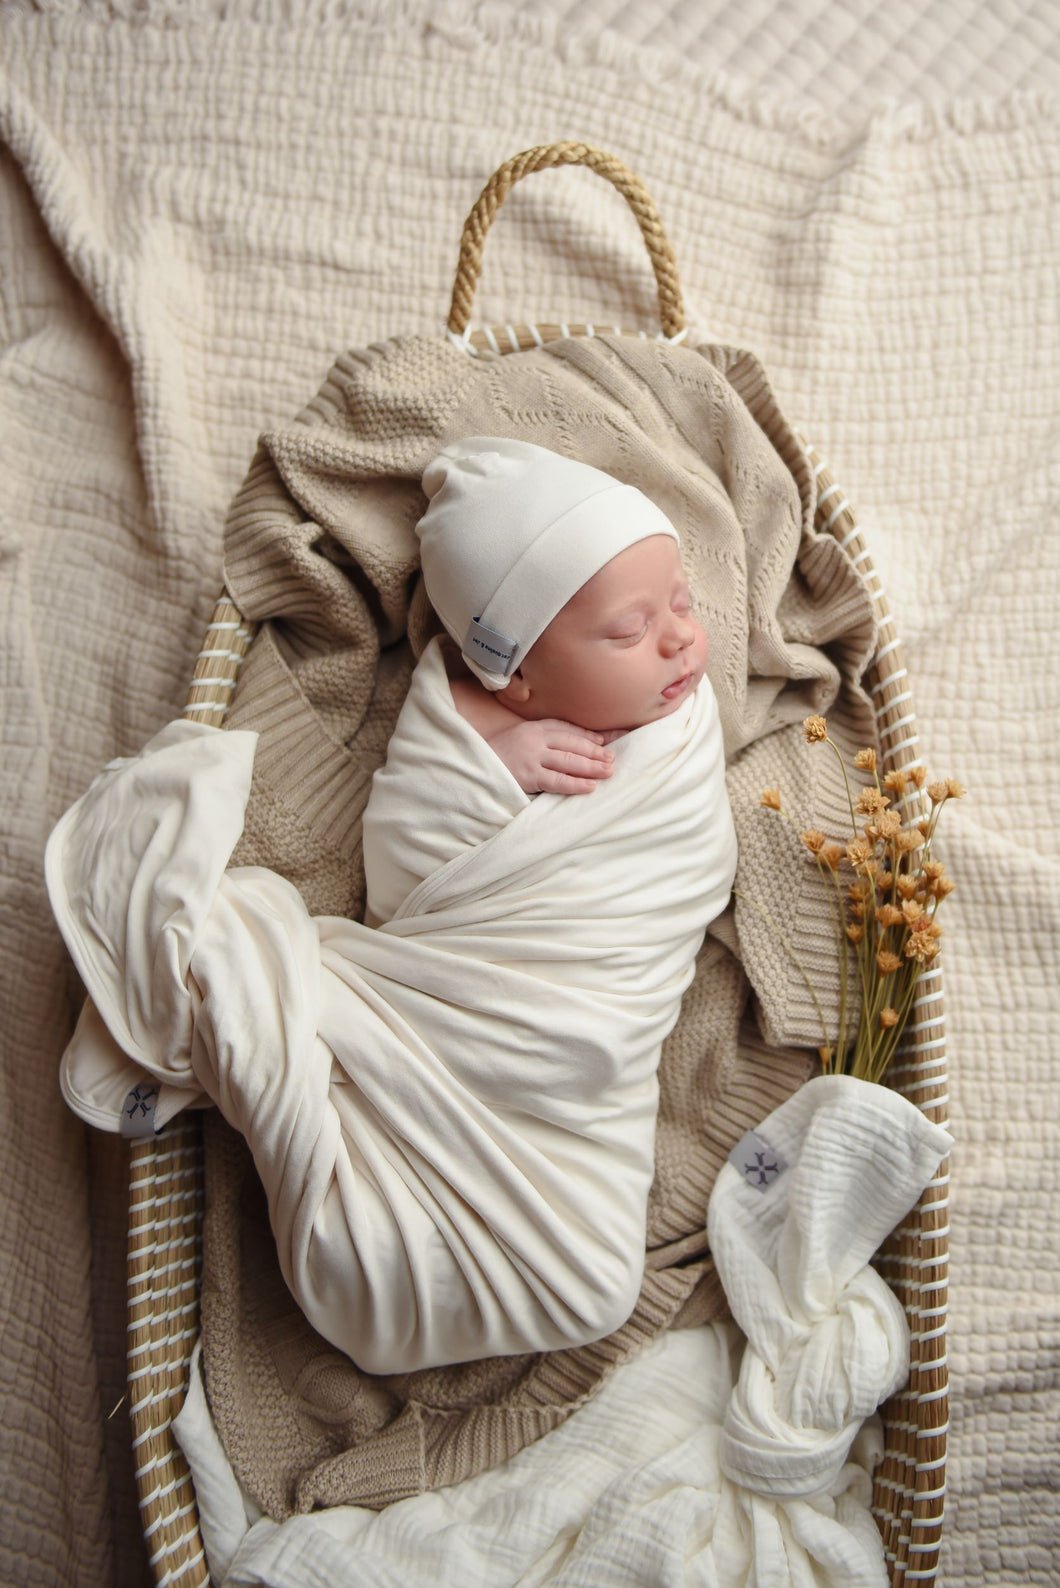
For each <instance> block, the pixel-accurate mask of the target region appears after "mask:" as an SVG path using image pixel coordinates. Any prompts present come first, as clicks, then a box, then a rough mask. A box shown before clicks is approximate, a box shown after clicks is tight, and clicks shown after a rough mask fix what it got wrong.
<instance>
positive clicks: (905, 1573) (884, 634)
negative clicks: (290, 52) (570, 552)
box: [129, 143, 949, 1588]
mask: <svg viewBox="0 0 1060 1588" xmlns="http://www.w3.org/2000/svg"><path fill="white" fill-rule="evenodd" d="M562 165H586V166H589V167H590V169H592V170H594V171H596V172H597V173H598V174H599V175H601V176H603V177H605V178H606V179H607V180H608V181H610V182H611V183H612V184H613V185H614V186H615V187H616V189H617V190H618V191H619V192H620V193H621V194H622V196H623V197H624V198H625V199H626V201H627V203H628V204H629V205H630V208H631V209H632V211H633V213H634V215H635V216H636V218H637V221H638V224H639V225H640V228H641V233H642V235H643V237H644V241H645V246H646V247H647V249H648V254H649V258H650V259H651V262H652V267H653V269H654V271H655V276H656V281H657V284H658V288H659V308H660V321H661V325H662V334H663V335H664V336H665V337H666V338H667V339H668V340H671V341H673V340H678V339H680V337H681V336H682V335H683V333H684V328H685V321H684V310H683V306H682V302H681V295H680V287H679V285H678V282H677V275H676V266H675V265H674V256H673V251H672V249H671V248H670V245H669V242H668V241H667V239H666V236H665V233H664V231H663V229H662V225H661V222H660V220H659V217H658V213H657V211H656V209H655V206H654V204H653V203H652V201H651V199H650V197H649V196H648V195H647V193H646V192H645V190H644V189H643V187H642V186H641V184H640V182H639V180H638V179H637V178H636V177H635V176H634V174H633V173H632V172H631V171H629V170H628V168H627V167H625V166H624V165H622V163H621V162H620V161H618V160H616V159H615V158H614V157H613V156H610V155H607V154H605V153H604V152H603V151H601V150H595V149H592V148H590V147H589V146H587V145H584V144H574V143H563V144H551V145H547V146H543V147H541V148H537V149H531V150H527V151H525V153H524V154H522V155H518V156H516V157H515V158H514V159H513V160H510V161H508V162H507V164H506V165H504V166H502V167H501V168H500V169H499V170H498V171H497V172H496V173H495V174H494V176H493V177H492V178H491V179H490V182H489V183H487V185H486V187H485V188H484V189H483V192H482V194H481V195H480V196H479V199H478V201H477V203H476V205H475V206H474V208H473V209H472V211H471V213H470V214H469V216H468V218H467V222H466V223H465V226H464V232H463V236H462V239H461V250H460V259H459V263H458V267H457V272H456V281H455V285H454V289H453V300H452V306H451V309H450V315H449V322H448V333H449V336H450V337H451V339H453V340H454V341H456V342H457V343H458V344H459V345H461V346H462V347H463V348H465V350H466V351H467V352H468V353H469V354H470V355H472V356H473V355H475V354H476V353H477V352H478V351H479V350H482V349H486V348H488V349H490V350H491V351H493V352H498V353H501V352H503V353H506V352H518V351H520V350H522V349H525V348H530V347H534V346H541V345H542V344H543V343H545V342H549V341H553V340H556V339H557V338H559V337H567V336H592V335H593V334H594V332H595V330H596V329H597V328H596V327H594V326H592V325H566V324H555V325H538V326H533V325H529V326H527V325H521V326H511V325H508V326H503V327H494V328H493V329H486V330H478V331H474V332H472V330H471V328H470V310H471V303H472V299H473V296H474V291H475V286H476V284H477V281H478V276H479V273H480V271H481V266H482V244H483V241H484V237H485V233H486V231H487V230H488V227H489V225H490V224H491V222H492V220H493V218H494V216H495V215H496V212H497V210H498V209H499V208H500V205H501V204H502V203H503V202H504V199H505V197H506V196H507V194H508V193H509V192H510V190H511V187H512V185H513V184H514V183H515V182H516V181H518V180H520V179H521V178H522V177H523V176H526V175H529V174H531V173H533V172H535V171H542V170H549V169H553V168H555V167H557V166H562ZM608 329H611V328H610V327H608ZM636 334H638V335H641V336H643V335H645V333H644V332H639V333H636ZM804 445H806V444H805V443H804ZM806 452H807V456H808V458H809V460H810V463H811V466H812V468H813V471H814V475H815V477H816V480H817V510H816V524H817V528H818V529H819V530H820V531H822V532H827V533H830V534H832V535H834V536H835V537H836V539H837V540H838V541H839V543H840V545H841V546H842V547H843V549H844V550H845V551H846V553H847V555H848V556H849V557H850V559H851V561H852V562H853V563H854V565H855V567H857V568H858V569H859V570H860V572H861V574H862V576H863V577H864V578H865V580H866V581H867V583H868V586H869V589H870V592H871V593H872V597H873V601H874V605H875V610H876V618H877V622H878V625H879V640H878V645H877V650H876V655H875V657H874V659H873V662H872V665H871V667H870V669H869V674H868V677H867V679H866V684H867V687H868V688H869V690H870V693H871V696H872V699H873V702H874V706H875V712H876V722H877V728H878V737H879V744H880V751H881V758H882V761H883V766H884V770H885V771H891V770H899V769H903V768H908V767H911V766H914V765H917V764H919V760H920V757H919V745H918V740H917V733H916V718H915V712H914V708H913V697H912V689H911V685H910V680H909V675H908V672H907V671H906V668H905V665H904V663H903V660H902V652H901V646H900V643H899V638H898V633H897V629H896V626H895V623H894V619H893V617H892V614H891V612H890V608H889V606H888V603H887V599H886V595H885V593H884V591H883V588H882V585H881V583H880V580H879V576H878V574H877V573H876V570H875V568H874V567H873V564H872V559H871V556H870V554H869V550H868V547H867V546H866V545H865V542H864V540H863V538H862V535H861V531H860V530H859V528H858V524H857V521H856V518H855V515H854V513H853V510H852V508H851V506H850V504H849V502H848V501H847V500H846V497H845V496H844V495H843V492H842V490H841V489H840V488H839V486H838V485H837V484H836V483H835V481H834V480H833V479H832V477H831V474H830V473H829V471H828V469H827V468H826V466H825V465H824V464H823V463H822V461H821V460H820V458H819V457H818V456H817V454H816V453H815V452H814V451H813V449H812V447H810V446H808V445H807V446H806ZM252 638H253V625H251V624H248V623H247V622H246V621H245V620H244V619H243V617H242V615H241V614H240V612H239V610H238V608H237V607H236V606H235V604H234V603H233V602H232V601H231V600H230V598H229V597H228V596H227V595H226V594H223V595H222V597H221V599H220V600H219V602H218V604H217V607H216V609H215V611H214V614H213V618H212V620H211V622H210V624H209V626H208V628H207V631H206V639H205V642H204V646H203V650H202V652H201V653H200V656H199V659H198V661H197V663H196V666H195V671H194V676H193V679H192V683H191V686H190V689H189V693H188V703H187V705H186V707H185V713H184V714H185V715H186V716H187V717H189V718H190V719H192V720H195V721H200V722H208V723H211V724H213V725H215V726H220V724H221V723H222V722H223V720H224V716H225V714H226V712H227V709H228V704H229V701H230V699H231V696H232V692H233V689H234V686H235V681H236V678H237V676H238V671H239V665H240V663H241V661H242V659H243V656H244V655H245V654H246V651H247V649H248V647H249V645H250V643H251V640H252ZM922 798H923V796H922V795H921V794H920V793H919V792H918V791H917V790H916V789H915V788H910V789H909V791H908V793H907V794H906V795H905V796H904V798H903V801H902V802H901V803H902V806H903V814H904V815H905V816H906V818H907V819H909V818H911V819H914V820H915V819H916V817H917V816H918V815H920V814H921V813H922V812H921V810H920V808H919V802H920V801H921V800H922ZM923 813H924V814H926V808H925V810H924V812H923ZM913 1008H914V1014H913V1018H912V1019H911V1020H910V1023H909V1025H908V1026H907V1027H906V1032H905V1035H904V1038H903V1043H902V1046H901V1048H900V1050H899V1053H898V1056H897V1059H896V1061H895V1064H894V1066H893V1067H892V1071H891V1076H890V1081H891V1084H892V1085H893V1086H894V1087H895V1089H896V1090H897V1091H899V1092H901V1093H902V1094H903V1095H904V1096H906V1097H908V1098H909V1099H910V1100H911V1101H912V1102H914V1103H916V1104H917V1105H918V1106H919V1107H920V1108H921V1109H923V1111H924V1112H925V1113H926V1114H927V1115H928V1117H929V1118H930V1119H931V1120H933V1121H934V1122H935V1123H937V1124H940V1125H943V1126H946V1125H947V1124H948V1117H947V1116H948V1110H947V1095H946V1084H947V1083H946V1047H945V1034H944V1012H943V1002H942V971H941V968H940V966H939V962H938V961H937V960H936V961H935V962H934V963H933V964H932V965H931V966H929V967H928V968H927V969H926V970H925V972H924V974H923V975H922V976H921V978H920V981H919V983H918V996H917V998H916V1001H915V1003H914V1006H913ZM202 1178H203V1150H202V1139H201V1131H200V1128H199V1123H198V1119H197V1117H196V1116H194V1115H190V1116H184V1117H183V1118H180V1119H178V1120H177V1121H175V1122H174V1123H173V1124H171V1125H170V1126H168V1127H167V1128H166V1129H165V1130H164V1131H163V1132H162V1133H161V1134H160V1135H159V1136H158V1137H156V1138H154V1139H153V1140H151V1139H149V1140H147V1141H143V1142H139V1143H137V1144H136V1146H135V1147H134V1148H133V1151H132V1159H131V1181H130V1219H129V1297H130V1305H129V1391H130V1394H129V1399H130V1407H131V1418H132V1426H133V1441H134V1448H135V1451H136V1454H137V1474H136V1478H137V1487H138V1491H139V1497H140V1509H141V1515H142V1518H143V1523H144V1534H145V1537H146V1539H147V1542H148V1548H149V1553H150V1557H151V1564H152V1567H153V1569H154V1572H155V1578H156V1581H157V1583H158V1584H159V1585H160V1588H170V1585H179V1588H208V1585H209V1581H210V1578H209V1573H208V1570H207V1566H206V1560H205V1554H204V1551H203V1545H202V1538H201V1535H200V1532H199V1523H198V1513H197V1510H196V1505H195V1497H194V1491H193V1488H192V1484H191V1478H190V1475H189V1473H188V1469H187V1465H186V1463H185V1461H184V1458H183V1455H182V1454H181V1451H180V1449H179V1447H178V1446H177V1444H176V1442H175V1440H174V1438H173V1432H172V1426H171V1424H172V1419H173V1417H174V1416H175V1415H176V1413H177V1412H178V1411H179V1409H180V1407H181V1405H182V1404H183V1401H184V1397H185V1394H186V1392H187V1385H188V1369H189V1362H190V1358H191V1353H192V1349H193V1346H194V1341H195V1338H196V1336H197V1333H198V1295H199V1288H200V1283H201V1266H202V1235H201V1232H202V1213H203V1193H202ZM948 1187H949V1166H948V1163H947V1162H944V1163H943V1164H942V1165H940V1167H939V1170H938V1172H937V1174H936V1176H935V1178H934V1180H933V1181H932V1182H931V1184H930V1185H929V1186H928V1187H927V1189H926V1190H925V1192H924V1194H923V1195H922V1197H921V1198H920V1201H919V1202H918V1204H917V1206H916V1207H915V1208H914V1209H913V1211H912V1212H911V1213H910V1214H909V1216H908V1218H907V1219H906V1220H905V1221H904V1223H903V1224H902V1225H901V1227H900V1228H899V1229H898V1230H896V1231H895V1232H894V1234H893V1235H892V1237H891V1238H890V1239H889V1240H888V1242H887V1243H886V1244H885V1246H884V1248H883V1249H882V1251H881V1252H880V1254H878V1258H877V1263H878V1266H879V1268H880V1271H881V1272H882V1274H883V1275H884V1277H885V1278H886V1279H887V1281H888V1283H889V1284H890V1286H891V1288H892V1289H893V1290H894V1292H895V1294H896V1295H897V1296H898V1298H899V1300H900V1301H901V1303H902V1305H903V1307H904V1309H905V1312H906V1316H907V1318H908V1320H909V1328H910V1335H911V1368H910V1376H909V1382H908V1384H907V1385H906V1387H905V1388H904V1389H903V1390H901V1391H900V1392H899V1393H898V1394H896V1395H895V1396H894V1397H892V1399H891V1400H890V1401H889V1402H888V1403H887V1405H886V1406H885V1407H884V1408H883V1422H884V1432H885V1453H884V1459H883V1461H882V1462H881V1464H880V1467H879V1469H878V1470H877V1473H876V1475H875V1483H874V1492H873V1514H874V1515H875V1517H876V1521H877V1524H878V1526H879V1529H880V1533H881V1536H882V1538H883V1545H884V1551H885V1554H886V1559H887V1564H888V1570H889V1574H890V1581H891V1584H892V1588H903V1585H905V1584H912V1583H914V1582H916V1583H932V1582H934V1580H935V1576H936V1572H937V1569H938V1556H939V1543H940V1538H941V1526H942V1515H943V1502H944V1496H945V1464H946V1432H947V1428H948V1420H947V1419H948V1398H947V1382H948V1381H947V1370H946V1305H947V1286H948V1272H949V1270H948V1233H949V1222H948V1205H949V1198H948Z"/></svg>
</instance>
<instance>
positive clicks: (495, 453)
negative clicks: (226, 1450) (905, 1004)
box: [47, 438, 736, 1373]
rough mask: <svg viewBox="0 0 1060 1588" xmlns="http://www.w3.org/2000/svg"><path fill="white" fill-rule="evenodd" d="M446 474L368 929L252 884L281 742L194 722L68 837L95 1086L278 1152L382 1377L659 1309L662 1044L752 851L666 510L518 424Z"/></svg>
mask: <svg viewBox="0 0 1060 1588" xmlns="http://www.w3.org/2000/svg"><path fill="white" fill-rule="evenodd" d="M423 485H424V490H425V493H426V495H427V497H428V499H429V500H428V507H427V511H426V513H425V514H424V516H423V518H422V520H421V522H420V524H419V525H418V533H419V536H420V542H421V553H422V564H423V577H424V583H425V586H426V589H427V592H428V594H429V596H430V599H431V602H432V605H433V606H434V608H435V610H436V612H437V613H438V615H439V617H440V618H441V620H442V623H443V625H444V627H445V629H446V634H444V635H439V636H437V637H436V638H435V639H433V640H432V641H431V642H430V644H429V645H428V646H427V648H426V649H425V651H424V653H423V655H422V657H421V658H420V661H419V662H418V664H417V666H416V669H415V672H414V674H413V679H412V684H411V687H410V689H409V693H408V697H407V699H406V701H405V704H404V706H403V708H402V711H401V714H400V717H399V719H398V723H397V726H396V728H395V731H394V734H393V737H392V739H391V742H390V746H389V749H388V754H387V759H386V764H385V766H384V767H382V768H381V769H380V771H379V772H377V774H376V777H375V780H374V783H373V788H372V793H371V797H370V799H369V802H368V806H367V809H366V811H365V818H364V850H365V870H366V875H367V879H368V915H367V918H366V921H365V923H364V924H362V923H360V922H357V921H350V920H346V919H343V918H339V917H333V916H326V917H320V916H318V917H312V916H310V915H309V914H308V912H307V911H306V909H305V906H304V904H303V902H302V900H301V897H300V895H299V894H298V893H297V890H296V889H295V888H294V887H293V886H292V885H291V884H290V883H288V882H287V881H286V880H285V879H283V878H282V877H280V876H278V875H277V874H275V873H274V872H271V871H268V870H265V869H263V868H260V867H235V868H228V866H227V862H228V859H229V857H230V855H231V852H232V849H233V847H234V845H235V843H236V841H237V839H238V836H239V833H240V830H241V827H242V821H243V811H244V808H245V803H246V799H247V795H248V792H249V787H250V778H251V772H252V766H253V756H254V746H255V742H256V735H255V734H253V733H246V732H242V731H234V730H233V731H220V730H217V729H212V728H208V727H204V726H202V725H200V724H194V723H189V722H183V721H182V722H176V723H171V724H170V725H169V726H168V727H167V728H165V729H163V731H162V732H161V733H160V734H158V735H157V736H156V737H155V739H154V740H152V741H151V743H150V744H149V745H147V746H146V747H145V749H144V750H143V752H141V754H140V755H139V756H137V757H135V758H133V759H131V760H127V761H119V762H115V763H113V764H112V765H111V766H110V767H108V768H107V769H106V770H105V772H104V773H103V774H101V776H100V777H99V778H98V779H97V780H96V782H95V783H94V784H93V785H92V787H91V788H90V789H89V791H88V793H87V794H86V795H84V796H83V798H82V799H81V800H80V801H79V802H78V803H77V805H75V806H74V807H73V808H72V810H71V811H69V812H67V814H66V815H65V816H64V817H63V819H62V821H61V822H60V823H59V825H58V826H57V828H56V830H55V832H54V834H53V835H52V838H51V840H50V842H49V846H48V854H47V873H48V882H49V889H50V893H51V898H52V904H53V908H54V910H55V913H56V916H57V919H58V921H59V923H60V926H61V928H62V930H63V933H64V936H65V938H66V941H67V944H68V946H69V948H70V950H71V953H72V955H73V957H74V959H75V962H76V963H77V966H78V969H79V970H80V972H81V975H82V978H83V980H84V981H85V984H86V986H87V988H88V991H89V994H90V998H89V1002H88V1003H87V1004H86V1008H85V1012H84V1014H83V1015H82V1018H81V1021H80V1022H79V1025H78V1028H77V1030H76V1032H75V1034H74V1037H73V1039H72V1041H71V1043H70V1046H69V1048H68V1049H67V1052H66V1054H65V1055H64V1059H63V1066H62V1082H63V1089H64V1093H65V1095H66V1098H67V1101H68V1102H69V1103H70V1104H71V1106H72V1107H73V1108H75V1109H76V1110H77V1112H78V1113H80V1114H81V1115H82V1117H84V1118H86V1119H89V1120H90V1121H91V1122H92V1123H95V1124H98V1125H102V1126H104V1127H105V1128H110V1129H115V1130H116V1129H119V1128H123V1129H125V1130H126V1132H127V1133H130V1128H129V1125H128V1119H129V1118H130V1116H135V1117H136V1118H144V1117H146V1119H147V1124H146V1126H144V1125H141V1126H140V1127H139V1128H140V1129H144V1128H147V1129H151V1128H154V1129H158V1128H161V1126H162V1125H163V1124H164V1123H165V1121H166V1120H167V1119H169V1118H171V1117H172V1116H173V1115H174V1114H175V1113H176V1112H177V1111H178V1110H179V1109H180V1108H181V1107H183V1106H187V1105H189V1104H193V1103H199V1102H202V1101H203V1100H204V1099H208V1100H210V1101H212V1102H213V1103H214V1104H215V1105H216V1106H217V1107H218V1108H219V1109H220V1110H221V1111H222V1113H223V1114H224V1116H225V1118H226V1119H227V1120H228V1121H229V1122H230V1124H232V1125H233V1126H234V1127H235V1128H236V1129H237V1130H239V1131H241V1132H242V1134H243V1135H244V1136H245V1137H246V1140H247V1142H248V1143H249V1146H250V1148H251V1151H252V1152H253V1155H254V1159H255V1163H256V1166H257V1169H258V1172H259V1174H260V1176H261V1179H262V1183H263V1185H264V1188H265V1191H266V1194H267V1196H268V1202H269V1212H270V1219H271V1223H272V1228H273V1232H274V1235H275V1238H276V1241H277V1248H278V1252H279V1257H280V1262H281V1267H282V1269H283V1273H284V1277H285V1279H286V1281H287V1283H288V1285H289V1286H290V1288H291V1291H292V1293H293V1294H294V1296H295V1298H296V1300H297V1301H298V1303H299V1305H300V1306H301V1307H302V1309H303V1311H304V1312H305V1313H306V1315H307V1316H308V1318H309V1320H310V1322H311V1323H312V1324H313V1325H314V1327H315V1328H317V1329H318V1330H319V1331H320V1333H322V1334H323V1335H325V1336H326V1337H327V1338H328V1339H329V1340H331V1341H332V1343H333V1344H335V1345H336V1346H338V1347H339V1348H340V1349H341V1350H343V1351H345V1352H347V1353H348V1354H349V1355H350V1356H351V1357H352V1358H353V1359H354V1360H355V1361H356V1362H357V1363H358V1365H359V1366H360V1367H362V1368H363V1369H365V1370H367V1371H369V1372H377V1373H391V1372H404V1371H410V1370H413V1369H416V1368H421V1367H428V1366H435V1365H439V1364H442V1363H453V1362H459V1361H466V1360H470V1359H473V1358H477V1357H482V1356H490V1355H499V1354H509V1353H518V1352H524V1351H537V1350H548V1349H553V1348H558V1347H566V1346H574V1345H580V1344H584V1343H587V1342H588V1341H590V1340H593V1339H597V1338H600V1337H601V1336H602V1335H604V1334H607V1333H609V1332H610V1331H611V1330H613V1329H615V1328H617V1327H618V1326H619V1325H620V1324H621V1323H622V1322H623V1321H624V1320H625V1319H626V1317H628V1315H629V1313H630V1312H631V1311H632V1309H633V1306H634V1304H635V1302H636V1298H637V1294H638V1291H639V1288H640V1283H641V1279H642V1275H643V1268H644V1255H645V1254H644V1246H645V1216H646V1206H647V1197H648V1191H649V1188H650V1185H651V1180H652V1173H653V1146H654V1133H655V1115H656V1109H657V1101H658V1084H657V1068H658V1063H659V1057H660V1052H661V1048H662V1043H663V1041H664V1039H665V1037H666V1035H667V1033H668V1032H669V1031H670V1030H671V1028H672V1026H673V1024H674V1022H675V1021H676V1019H677V1015H678V1012H679V1008H680V1001H681V995H682V993H683V992H684V990H685V988H686V987H687V985H688V983H689V981H690V980H691V977H692V973H693V968H694V960H695V956H696V953H697V952H698V949H699V947H700V945H701V943H702V939H703V934H704V931H705V928H706V926H707V924H708V923H709V921H710V920H711V919H713V917H714V916H716V915H717V914H719V913H720V911H721V910H723V909H724V907H725V905H726V903H727V901H728V898H729V893H730V888H731V884H732V880H733V875H734V870H735V858H736V846H735V836H734V830H733V824H732V818H731V814H730V811H729V807H728V802H727V798H726V793H725V782H724V759H723V752H722V741H721V729H720V724H719V720H718V712H717V707H716V703H715V701H714V696H713V692H712V691H711V688H710V685H709V682H708V681H707V679H706V678H705V677H704V665H705V660H706V640H705V637H704V635H703V632H702V630H701V629H700V628H699V626H698V625H697V624H696V623H695V621H694V620H693V618H692V616H691V612H690V607H689V596H688V589H687V585H686V582H685V579H684V576H683V573H682V569H681V563H680V557H679V552H678V543H677V535H676V532H675V530H674V529H673V527H672V525H671V524H670V523H669V522H668V520H667V519H666V517H665V516H664V515H663V514H662V513H661V511H660V510H659V509H658V508H657V507H656V506H655V505H654V504H653V503H652V502H651V501H649V499H648V498H647V497H646V496H644V495H643V494H642V493H641V492H639V491H637V490H636V489H635V488H633V487H631V486H628V485H624V484H621V483H620V482H618V481H617V480H614V479H612V478H611V477H610V476H609V475H606V474H603V473H601V472H600V471H598V470H596V469H592V468H590V467H588V466H587V465H584V464H581V463H578V462H575V461H572V460H570V459H566V458H562V457H560V456H559V455H558V454H556V453H553V452H549V451H546V450H545V449H543V448H540V447H535V446H531V445H529V444H527V443H523V442H517V441H511V440H504V439H500V438H471V439H469V440H465V441H461V442H457V443H455V444H453V445H452V446H449V447H447V448H446V449H445V450H444V451H443V452H442V453H441V454H440V456H439V457H438V458H436V459H435V460H434V462H433V463H431V464H430V465H429V466H428V468H427V470H426V472H425V474H424V477H423ZM585 795H588V797H584V796H585ZM123 1122H124V1123H123Z"/></svg>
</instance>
